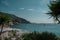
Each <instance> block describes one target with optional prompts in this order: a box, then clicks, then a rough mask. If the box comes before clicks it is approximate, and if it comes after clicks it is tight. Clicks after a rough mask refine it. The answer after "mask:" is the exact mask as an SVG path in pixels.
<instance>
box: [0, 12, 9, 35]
mask: <svg viewBox="0 0 60 40" xmlns="http://www.w3.org/2000/svg"><path fill="white" fill-rule="evenodd" d="M2 13H3V12H0V25H1V26H2V27H1V32H0V35H1V33H2V30H3V27H4V24H7V23H9V16H8V15H6V14H2Z"/></svg>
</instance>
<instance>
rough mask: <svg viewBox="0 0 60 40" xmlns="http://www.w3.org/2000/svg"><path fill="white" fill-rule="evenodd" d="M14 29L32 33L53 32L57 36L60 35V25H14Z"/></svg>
mask: <svg viewBox="0 0 60 40" xmlns="http://www.w3.org/2000/svg"><path fill="white" fill-rule="evenodd" d="M11 27H12V28H16V29H24V30H28V31H31V32H34V31H37V32H52V33H55V34H58V35H60V24H44V23H40V24H35V23H32V24H17V25H13V26H11Z"/></svg>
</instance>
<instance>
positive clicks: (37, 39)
mask: <svg viewBox="0 0 60 40" xmlns="http://www.w3.org/2000/svg"><path fill="white" fill-rule="evenodd" d="M22 40H58V39H57V36H56V35H55V34H53V33H48V32H42V33H39V32H33V33H28V34H24V35H22Z"/></svg>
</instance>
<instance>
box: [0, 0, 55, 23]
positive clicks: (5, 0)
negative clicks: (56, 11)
mask: <svg viewBox="0 0 60 40" xmlns="http://www.w3.org/2000/svg"><path fill="white" fill-rule="evenodd" d="M49 1H50V0H0V11H2V12H6V13H10V14H14V15H16V16H18V17H21V18H24V19H26V20H28V21H30V22H32V23H54V21H53V19H52V18H50V19H49V17H50V16H48V15H47V14H46V13H48V11H49V8H48V4H49Z"/></svg>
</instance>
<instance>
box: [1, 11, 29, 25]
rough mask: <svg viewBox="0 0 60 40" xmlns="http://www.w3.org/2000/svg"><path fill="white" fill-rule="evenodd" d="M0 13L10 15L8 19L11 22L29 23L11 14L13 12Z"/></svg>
mask: <svg viewBox="0 0 60 40" xmlns="http://www.w3.org/2000/svg"><path fill="white" fill-rule="evenodd" d="M0 15H8V16H9V17H10V21H11V22H12V23H13V24H19V23H26V24H27V23H30V22H29V21H27V20H26V19H23V18H20V17H17V16H16V15H13V14H8V13H4V12H0Z"/></svg>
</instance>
